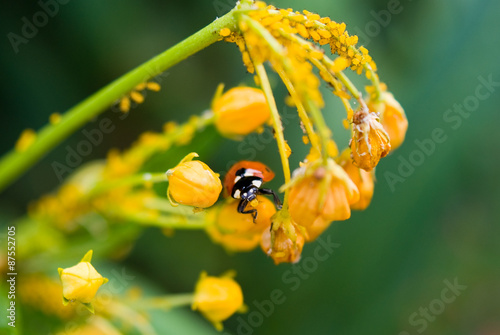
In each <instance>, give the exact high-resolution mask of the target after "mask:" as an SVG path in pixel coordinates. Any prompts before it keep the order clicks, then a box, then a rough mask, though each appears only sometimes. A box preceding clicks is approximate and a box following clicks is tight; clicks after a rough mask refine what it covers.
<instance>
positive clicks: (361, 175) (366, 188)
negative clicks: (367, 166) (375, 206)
mask: <svg viewBox="0 0 500 335" xmlns="http://www.w3.org/2000/svg"><path fill="white" fill-rule="evenodd" d="M340 166H342V168H343V169H344V171H345V172H346V173H347V175H348V176H349V178H351V180H352V181H353V183H354V184H355V185H356V187H357V188H358V191H359V200H358V201H356V202H355V203H352V204H351V209H354V210H364V209H366V208H367V207H368V206H369V205H370V202H371V200H372V197H373V189H374V187H375V182H374V179H375V173H374V171H373V170H372V171H365V170H363V169H360V168H358V167H356V166H354V164H353V163H352V159H351V157H349V154H348V150H346V151H345V152H344V153H343V154H342V160H341V162H340Z"/></svg>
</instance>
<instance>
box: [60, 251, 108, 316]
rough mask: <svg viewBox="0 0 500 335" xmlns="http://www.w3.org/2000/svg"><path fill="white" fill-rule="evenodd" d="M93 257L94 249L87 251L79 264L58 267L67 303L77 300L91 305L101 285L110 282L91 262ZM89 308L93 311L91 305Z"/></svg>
mask: <svg viewBox="0 0 500 335" xmlns="http://www.w3.org/2000/svg"><path fill="white" fill-rule="evenodd" d="M91 258H92V250H90V251H89V252H87V254H85V256H84V257H83V258H82V260H81V261H80V262H79V263H78V264H77V265H75V266H72V267H70V268H66V269H63V268H59V269H58V271H59V277H60V278H61V282H62V286H63V301H64V302H65V303H68V302H74V301H77V302H81V303H82V304H87V305H88V306H89V304H90V302H91V301H92V300H93V299H94V297H95V295H96V293H97V290H98V289H99V287H101V285H102V284H104V283H106V282H108V279H107V278H104V277H103V276H101V275H100V274H99V273H98V272H97V271H96V269H95V268H94V267H93V266H92V264H90V260H91ZM89 309H90V310H91V311H93V308H92V307H91V305H90V307H89Z"/></svg>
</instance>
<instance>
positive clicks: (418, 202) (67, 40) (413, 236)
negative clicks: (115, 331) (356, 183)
mask: <svg viewBox="0 0 500 335" xmlns="http://www.w3.org/2000/svg"><path fill="white" fill-rule="evenodd" d="M397 3H399V2H398V1H393V0H391V1H385V0H351V1H321V0H308V1H303V0H279V1H278V0H276V1H273V2H272V4H274V5H276V6H278V7H285V8H286V7H292V8H294V9H297V10H302V9H304V8H306V9H308V10H310V11H314V12H318V13H319V14H321V15H322V16H330V17H331V18H332V19H334V20H336V21H344V22H346V24H347V29H348V30H349V32H350V33H351V34H352V33H357V34H359V35H360V42H361V43H362V44H364V45H366V46H367V47H368V49H369V50H370V52H371V55H372V56H373V58H374V59H375V61H376V62H377V65H378V67H379V74H380V76H381V79H382V81H384V82H385V83H387V84H388V86H389V90H390V91H392V92H393V93H394V95H395V97H396V99H398V100H399V101H400V102H401V104H402V105H403V107H404V108H405V110H406V113H407V116H408V119H409V122H410V127H409V130H408V133H407V138H406V141H405V143H404V144H403V146H402V147H401V148H400V149H398V150H397V151H396V152H394V153H393V154H392V155H390V156H389V157H388V158H386V159H384V160H382V162H381V164H380V165H379V166H378V168H377V177H378V182H377V185H376V191H375V196H374V199H373V202H372V204H371V206H370V207H369V208H368V209H367V210H366V211H364V212H356V213H354V214H353V215H352V218H351V219H350V220H348V221H346V222H337V223H334V224H332V226H331V227H330V228H329V230H327V231H326V232H325V233H324V234H323V235H322V240H323V241H324V242H326V241H328V240H330V241H332V242H334V243H338V244H340V246H338V247H336V248H335V249H334V251H333V253H332V254H331V255H330V256H329V257H327V258H326V260H323V261H319V262H318V261H315V258H314V257H315V252H314V251H315V249H316V248H318V247H320V246H321V245H322V244H321V243H319V242H315V243H311V244H307V245H306V246H305V248H304V252H303V260H302V262H301V263H299V264H298V265H295V266H293V265H280V266H274V265H273V263H272V261H271V260H270V259H268V258H267V257H266V256H265V255H264V254H263V253H262V252H261V251H260V250H259V249H257V250H255V251H253V252H250V253H242V254H232V255H230V254H227V253H226V252H224V250H223V249H222V248H221V247H220V246H217V245H214V244H212V243H211V242H210V241H209V239H208V237H207V236H206V235H205V234H204V233H202V232H195V233H193V232H177V233H176V234H175V236H174V237H173V238H168V237H166V236H164V235H163V234H161V233H160V231H159V230H158V229H152V228H151V229H147V230H146V231H145V232H144V234H143V235H142V236H141V238H140V239H139V240H138V241H137V243H136V244H135V246H134V248H133V250H132V251H131V253H130V255H129V256H128V257H127V258H126V259H124V260H123V261H122V263H120V264H119V265H120V266H121V264H125V265H126V266H127V267H128V268H129V269H130V271H134V272H135V273H136V274H140V276H141V278H142V279H141V283H144V284H143V285H145V286H150V287H152V288H153V287H154V289H155V290H157V291H164V290H166V291H170V292H189V291H191V290H192V288H193V285H194V283H195V282H196V279H197V277H198V274H199V272H200V271H201V270H207V271H208V272H209V273H210V274H214V275H216V274H219V273H222V272H224V271H225V270H227V269H235V270H236V271H237V272H238V277H237V279H238V281H239V282H240V284H241V286H242V287H243V291H244V295H245V301H246V303H247V304H248V306H249V313H248V314H243V315H240V316H234V317H232V318H231V319H230V320H228V321H227V322H225V323H224V324H225V332H227V333H228V334H238V333H239V334H252V333H253V334H307V333H311V334H353V335H354V334H398V335H407V334H421V333H425V334H443V335H446V334H474V335H494V334H500V258H499V256H500V251H499V245H500V243H499V238H500V225H499V224H500V191H499V189H500V176H499V166H500V155H499V151H500V150H499V145H500V131H499V130H498V125H499V124H500V113H499V111H500V110H499V107H498V106H499V105H500V94H499V92H500V84H498V83H500V66H499V65H498V64H499V62H498V60H499V59H500V40H499V32H500V24H499V23H498V16H499V15H500V2H498V1H493V0H460V1H457V0H413V1H412V0H402V1H401V2H400V3H399V5H397ZM231 6H232V3H231V1H229V0H217V1H195V0H190V1H183V2H180V1H152V0H147V1H140V2H139V1H131V0H111V1H105V2H103V1H97V0H87V1H69V2H68V3H67V4H66V5H61V6H60V8H59V13H57V15H55V16H54V17H53V18H50V20H49V22H48V24H47V25H46V26H44V27H42V28H40V29H39V31H38V33H37V34H36V36H34V37H33V38H32V39H29V40H28V43H27V44H21V45H19V52H18V53H15V52H14V51H13V48H12V46H11V45H10V43H9V41H8V38H7V33H8V32H14V33H17V34H19V33H20V30H21V26H22V24H23V23H22V21H21V18H22V17H23V16H26V17H29V18H31V17H32V15H33V14H34V13H36V12H37V11H39V10H40V7H39V5H38V4H37V3H36V2H35V1H31V2H27V1H25V2H3V3H2V4H1V8H2V9H1V11H0V16H1V18H0V27H1V32H2V33H3V34H4V36H5V37H4V38H3V39H2V43H1V63H0V67H1V73H2V79H3V80H2V84H3V85H2V89H1V90H0V96H1V101H2V108H1V110H2V112H1V113H2V122H1V124H0V132H1V134H2V141H1V142H0V152H1V153H4V152H7V151H8V150H9V149H10V148H11V147H12V146H13V144H14V143H15V141H16V139H17V137H18V135H19V134H20V132H21V131H22V129H25V128H27V127H30V128H35V129H38V128H40V127H41V126H42V125H44V124H45V123H46V122H47V119H48V116H49V115H50V114H51V113H53V112H63V111H65V110H66V109H68V108H69V107H71V106H73V105H74V104H76V103H77V102H79V101H80V100H82V99H84V98H85V97H87V96H88V95H90V94H91V93H93V92H95V91H96V90H98V89H99V88H101V87H102V86H104V85H105V84H107V83H109V82H110V81H112V80H113V79H115V78H116V77H118V76H119V75H121V74H123V73H124V72H126V71H128V70H130V69H132V68H133V67H135V66H137V65H138V64H140V63H142V62H143V61H146V60H147V59H149V58H151V57H152V56H154V55H156V54H158V53H160V52H162V51H163V50H165V49H166V48H168V47H169V46H171V45H173V44H175V43H176V42H178V41H180V40H182V39H183V38H185V37H187V36H189V35H190V34H192V33H194V32H195V31H197V30H198V29H200V28H202V27H203V26H205V25H206V24H208V23H210V22H211V21H212V20H213V19H214V18H215V17H216V16H221V15H222V14H223V13H224V12H225V11H227V10H228V9H229V8H230V7H231ZM388 7H389V8H390V9H391V8H392V9H394V8H397V13H396V12H395V11H393V13H392V14H390V15H389V16H388V15H386V14H387V13H389V12H387V9H388ZM221 11H222V12H221ZM384 11H385V12H384ZM351 77H353V76H351ZM161 79H162V90H161V91H160V92H159V93H151V94H150V95H149V96H148V97H147V99H146V102H145V103H144V104H143V105H141V106H140V107H139V108H137V109H134V110H133V111H132V112H131V113H129V114H128V116H127V117H126V118H124V119H120V118H119V117H120V115H121V114H119V113H116V112H113V111H107V112H106V113H104V114H103V116H101V118H102V117H108V118H111V119H112V120H113V122H114V124H115V125H116V129H115V131H114V132H113V133H112V134H110V135H105V138H104V141H103V143H102V144H101V145H99V146H97V147H95V148H94V150H93V151H92V153H91V154H90V155H89V156H87V157H85V161H90V160H92V159H102V158H104V157H105V155H106V152H107V151H108V150H109V149H110V148H120V149H123V148H127V147H128V146H130V144H131V143H132V142H133V141H134V140H135V139H136V138H137V136H138V135H139V134H140V133H141V132H143V131H146V130H153V131H159V130H161V126H160V125H161V124H163V123H164V122H166V121H168V120H176V121H183V120H186V119H187V118H188V117H189V115H191V114H199V113H200V112H202V111H203V110H205V109H207V108H208V106H209V103H210V99H211V97H212V95H213V92H214V90H215V88H216V86H217V84H218V83H219V82H224V83H225V84H226V87H231V86H235V85H238V84H240V83H247V84H251V83H252V82H253V79H252V76H251V75H248V74H247V73H246V70H245V68H244V67H243V65H242V64H241V58H240V55H239V53H238V50H237V48H236V47H235V46H234V45H230V44H226V43H223V42H221V43H217V44H215V45H213V46H211V47H209V48H208V49H206V50H203V51H202V52H200V53H198V54H196V55H195V56H193V57H191V58H189V59H188V60H186V61H184V62H182V63H181V64H179V65H178V66H175V67H174V68H172V69H171V70H169V71H168V72H167V74H166V75H164V76H162V77H161ZM488 81H489V82H490V84H489V85H486V84H485V82H486V83H487V82H488ZM274 82H275V83H276V84H278V81H277V80H276V79H274ZM491 82H493V83H492V84H491ZM356 83H359V84H360V85H361V86H359V87H360V88H361V87H362V86H363V85H365V84H367V82H365V81H363V80H359V81H356ZM324 89H325V92H326V91H327V90H328V87H326V86H325V87H324ZM276 95H277V101H278V106H279V107H280V109H281V110H282V111H283V112H284V113H286V115H293V110H291V108H289V107H288V108H287V107H285V105H284V103H283V97H284V96H285V92H284V89H283V87H282V86H280V85H277V87H276ZM326 100H327V107H326V108H325V110H324V112H325V115H327V119H328V122H329V124H330V126H331V127H332V128H333V129H334V132H335V138H336V139H337V140H338V143H339V146H341V147H342V146H346V144H347V136H348V135H347V132H346V131H344V130H343V129H342V127H341V126H340V125H339V122H338V120H340V119H341V118H342V116H343V113H344V112H343V110H342V109H341V108H340V106H339V104H338V102H337V101H336V99H335V98H334V97H333V96H329V97H328V98H327V99H326ZM461 105H462V106H464V107H463V108H462V110H463V112H461V113H460V112H458V111H459V109H460V106H461ZM287 120H288V121H289V122H288V124H287V136H288V138H289V143H290V145H291V147H292V149H293V151H294V152H293V155H292V156H291V163H292V166H297V164H298V161H299V160H301V159H302V158H303V157H304V155H305V154H306V147H305V146H304V145H301V141H300V136H299V134H300V129H299V127H298V120H296V117H295V116H290V118H287ZM95 124H96V123H95V122H91V123H89V124H88V125H87V126H86V127H85V129H93V128H94V127H95ZM436 129H437V130H436ZM439 129H441V130H439ZM433 132H434V134H436V133H440V134H441V135H439V136H438V137H439V139H437V141H436V139H434V140H433V136H435V135H433ZM84 138H85V137H84V136H83V134H82V133H81V131H77V132H76V133H75V134H74V135H72V136H71V137H70V138H69V139H68V140H66V141H65V142H64V143H63V144H61V145H60V146H59V147H57V148H56V149H55V150H53V151H52V152H51V153H50V154H49V155H47V156H46V157H45V159H44V160H43V161H41V162H40V163H39V164H37V165H36V166H35V167H33V168H32V169H31V170H30V171H29V172H28V173H26V174H25V175H23V176H22V178H21V179H19V180H18V181H17V182H16V183H14V184H12V185H11V186H10V187H9V188H8V189H7V190H5V191H4V192H3V193H1V194H0V219H1V220H2V221H3V223H6V222H9V221H10V220H12V219H14V218H16V217H19V216H21V215H23V213H25V210H26V206H27V204H28V203H29V202H30V201H32V200H35V199H37V198H38V197H40V196H41V195H42V194H44V193H46V192H49V191H51V190H53V189H55V188H56V187H58V185H59V184H60V183H59V180H58V178H57V177H56V174H55V173H54V171H53V170H52V167H51V163H52V162H54V161H59V162H64V159H65V158H64V157H65V155H66V154H67V150H68V149H67V146H69V147H71V148H74V147H75V146H76V144H77V143H78V142H79V141H81V140H82V139H84ZM200 138H203V140H200ZM207 139H208V140H207ZM253 140H255V141H257V143H258V146H260V145H261V143H264V144H265V143H267V142H266V141H265V140H263V139H262V137H258V136H257V135H255V136H254V138H253ZM259 141H260V142H259ZM438 142H439V143H438ZM422 146H423V149H422ZM190 148H192V149H195V150H196V151H198V152H199V153H200V154H201V156H202V159H203V160H204V161H206V162H207V163H208V164H209V165H210V166H211V167H212V168H213V169H214V170H216V171H219V172H223V171H225V169H227V166H228V165H229V164H230V163H231V162H232V161H235V160H240V159H256V160H261V161H264V162H266V163H268V164H269V165H270V166H271V167H273V168H274V169H275V171H280V165H279V161H278V160H277V155H276V153H277V148H276V145H275V143H274V142H271V143H269V144H267V145H266V147H265V149H264V150H255V148H256V147H255V146H252V145H251V144H250V140H247V141H245V142H243V143H239V142H233V141H229V140H225V139H222V138H220V137H219V136H218V135H217V134H216V133H215V132H214V131H213V129H207V131H206V132H205V133H204V134H202V135H201V136H200V137H198V140H196V141H195V142H194V143H193V145H192V146H191V147H190ZM187 150H189V148H181V149H180V150H175V155H173V156H169V157H164V158H163V159H159V160H156V161H155V162H154V164H153V163H152V165H151V170H155V171H162V170H165V169H166V168H168V167H170V166H172V164H173V162H176V161H177V160H178V157H180V156H183V155H184V154H185V153H186V152H188V151H187ZM405 162H406V163H405ZM408 162H409V163H408ZM278 175H279V173H278ZM394 176H397V177H396V178H397V179H394V178H395V177H394ZM394 180H396V181H394ZM281 181H282V180H281ZM279 183H280V180H279V178H277V180H275V181H274V184H272V185H271V186H272V187H274V188H277V187H278V186H279ZM2 230H3V231H2V232H1V235H2V236H5V232H6V231H5V230H4V228H2ZM99 243H100V242H99ZM2 248H3V241H2ZM82 254H83V253H82ZM110 266H111V267H113V266H116V265H113V264H111V265H110ZM454 283H455V286H456V284H457V283H458V288H457V287H455V288H454V291H453V290H450V289H447V287H448V286H450V285H453V284H454ZM141 285H142V284H141ZM276 289H277V290H281V291H282V292H283V296H284V297H285V298H286V299H285V301H284V302H283V303H282V304H279V305H274V306H273V310H272V311H266V312H265V313H264V314H265V315H263V316H262V312H260V311H259V308H258V307H256V304H255V303H256V302H257V304H259V303H261V302H262V301H264V300H269V299H270V297H271V295H272V292H273V291H274V290H276ZM453 292H455V293H453ZM451 300H453V301H451ZM186 315H187V317H188V318H190V320H193V319H194V320H197V321H191V322H194V323H196V324H198V323H199V324H200V326H199V328H196V329H197V330H189V331H184V333H189V334H202V333H203V334H204V333H207V334H208V333H214V331H213V330H212V329H211V327H210V325H208V323H207V322H205V321H204V320H203V319H202V317H201V316H199V315H196V314H190V312H187V314H183V316H179V318H181V317H186ZM163 318H164V315H162V313H156V314H155V316H154V320H156V321H155V322H157V326H158V327H160V326H159V324H160V322H161V320H163ZM175 318H177V317H175ZM1 322H2V323H3V322H5V320H3V321H1ZM25 322H27V321H26V320H25ZM37 322H41V321H37ZM172 322H174V321H172ZM165 323H168V322H165ZM42 324H43V323H42V322H41V323H40V326H39V327H40V328H39V329H45V328H43V325H42ZM245 324H248V326H245ZM165 327H166V328H165V329H170V330H169V331H167V330H164V331H163V332H162V331H161V330H160V331H159V333H160V334H163V333H165V334H167V333H172V334H182V333H183V331H181V330H178V329H177V330H172V328H168V325H165ZM193 329H195V328H193Z"/></svg>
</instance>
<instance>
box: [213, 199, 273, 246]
mask: <svg viewBox="0 0 500 335" xmlns="http://www.w3.org/2000/svg"><path fill="white" fill-rule="evenodd" d="M257 200H258V201H257V203H258V204H257V206H256V207H255V208H256V209H257V212H258V213H259V214H258V216H257V219H256V220H255V223H254V222H253V217H252V216H251V215H245V214H241V213H238V201H236V200H235V199H232V198H231V199H229V200H228V201H226V202H225V203H224V204H222V205H221V206H220V207H219V208H214V209H213V210H212V214H213V216H214V218H213V219H212V222H213V223H211V224H209V225H208V226H207V233H208V235H210V237H211V238H212V240H213V241H214V242H216V243H219V244H221V245H223V246H224V247H225V248H226V249H227V250H230V251H250V250H252V249H254V248H255V247H256V246H257V245H258V244H259V241H260V237H261V235H262V232H263V231H264V230H266V229H267V230H268V229H269V227H270V226H271V217H272V216H273V215H274V213H276V208H275V206H274V204H273V202H272V201H271V200H269V199H267V198H265V197H260V196H259V197H257ZM249 206H252V203H250V204H249ZM209 221H210V220H209Z"/></svg>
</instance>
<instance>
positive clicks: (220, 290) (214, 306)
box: [191, 272, 244, 330]
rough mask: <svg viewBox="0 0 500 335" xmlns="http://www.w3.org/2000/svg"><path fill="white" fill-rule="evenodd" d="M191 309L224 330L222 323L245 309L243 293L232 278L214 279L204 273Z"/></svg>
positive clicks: (197, 285) (197, 286)
mask: <svg viewBox="0 0 500 335" xmlns="http://www.w3.org/2000/svg"><path fill="white" fill-rule="evenodd" d="M191 307H192V309H193V310H198V311H200V313H201V314H202V315H203V316H204V317H205V318H206V319H207V320H209V321H210V322H212V323H213V325H214V326H215V328H217V329H218V330H222V323H221V322H222V321H224V320H226V319H227V318H229V317H230V316H231V315H233V314H234V313H235V312H237V311H240V310H242V309H243V308H244V305H243V292H242V291H241V287H240V285H239V284H238V283H237V282H236V281H235V280H234V279H233V278H231V277H230V276H221V277H212V276H208V275H207V274H206V272H203V273H202V274H201V276H200V279H199V280H198V283H197V284H196V288H195V292H194V301H193V305H192V306H191Z"/></svg>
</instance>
